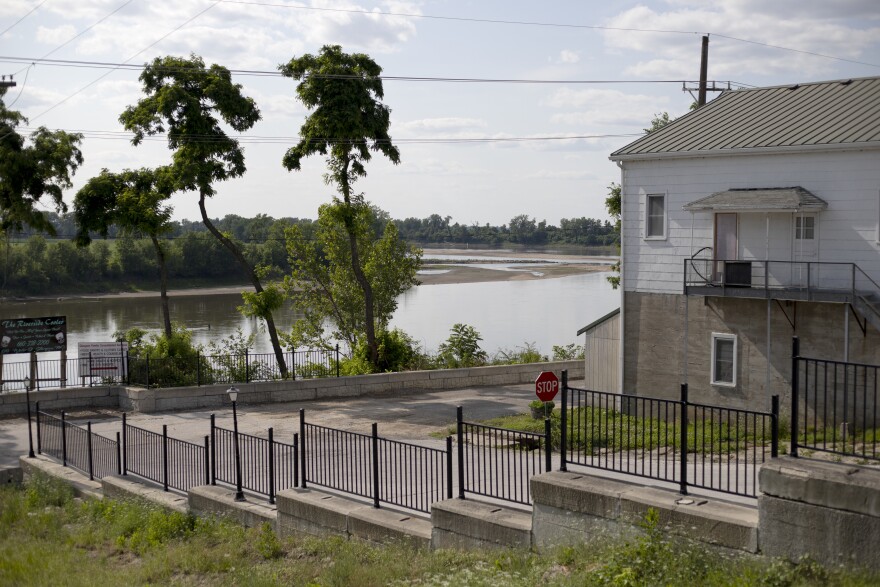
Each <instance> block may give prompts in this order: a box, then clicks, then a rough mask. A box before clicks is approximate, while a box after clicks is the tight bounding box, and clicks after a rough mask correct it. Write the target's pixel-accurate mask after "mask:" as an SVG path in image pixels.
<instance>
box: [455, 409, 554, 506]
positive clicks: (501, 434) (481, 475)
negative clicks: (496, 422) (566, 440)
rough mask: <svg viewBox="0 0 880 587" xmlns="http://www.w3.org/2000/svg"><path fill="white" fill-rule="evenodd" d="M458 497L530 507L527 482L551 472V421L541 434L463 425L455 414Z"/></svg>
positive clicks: (462, 417) (459, 417) (460, 415)
mask: <svg viewBox="0 0 880 587" xmlns="http://www.w3.org/2000/svg"><path fill="white" fill-rule="evenodd" d="M456 421H457V422H456V431H457V437H458V496H459V497H460V498H462V499H464V497H465V494H466V493H473V494H475V495H482V496H484V497H492V498H495V499H501V500H505V501H511V502H514V503H521V504H526V505H528V504H531V503H532V497H531V489H530V487H529V479H531V478H532V477H533V476H534V475H538V474H540V473H545V472H548V471H550V470H551V468H552V465H551V444H552V442H551V438H552V434H551V421H550V419H549V418H547V419H545V420H544V434H539V433H536V432H524V431H520V430H510V429H507V428H497V427H494V426H487V425H485V424H477V423H474V422H466V421H464V416H463V413H462V408H461V406H459V407H458V409H457V411H456Z"/></svg>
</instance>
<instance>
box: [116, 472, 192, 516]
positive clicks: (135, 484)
mask: <svg viewBox="0 0 880 587" xmlns="http://www.w3.org/2000/svg"><path fill="white" fill-rule="evenodd" d="M101 491H102V493H103V494H104V497H107V498H111V499H119V500H125V499H141V500H144V501H148V502H150V503H153V504H157V505H159V506H162V507H164V508H166V509H169V510H172V511H175V512H180V513H182V514H185V513H187V512H188V511H189V509H188V508H187V500H186V497H185V496H183V495H180V494H179V493H172V492H170V491H163V490H162V488H161V487H159V486H157V485H153V484H151V483H149V482H148V481H141V480H139V479H138V478H136V477H133V476H129V475H110V476H108V477H104V478H103V479H101Z"/></svg>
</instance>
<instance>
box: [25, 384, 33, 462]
mask: <svg viewBox="0 0 880 587" xmlns="http://www.w3.org/2000/svg"><path fill="white" fill-rule="evenodd" d="M24 401H25V403H26V404H27V419H28V458H29V459H32V458H34V435H33V432H32V431H31V390H30V385H28V384H27V383H25V386H24Z"/></svg>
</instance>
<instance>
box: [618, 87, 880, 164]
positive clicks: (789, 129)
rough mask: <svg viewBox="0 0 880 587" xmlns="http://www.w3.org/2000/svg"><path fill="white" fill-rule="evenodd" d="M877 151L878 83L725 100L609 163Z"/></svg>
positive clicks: (747, 93)
mask: <svg viewBox="0 0 880 587" xmlns="http://www.w3.org/2000/svg"><path fill="white" fill-rule="evenodd" d="M868 146H871V147H880V77H866V78H859V79H852V80H836V81H828V82H815V83H806V84H798V85H793V86H774V87H769V88H754V89H746V90H734V91H730V92H725V93H723V94H722V95H721V96H719V97H718V98H716V99H715V100H712V101H711V102H709V103H707V104H706V105H705V106H703V107H702V108H699V109H697V110H694V111H692V112H689V113H688V114H686V115H684V116H682V117H681V118H678V119H676V120H674V121H673V122H671V123H670V124H668V125H666V126H665V127H663V128H661V129H660V130H657V131H654V132H652V133H650V134H647V135H645V136H644V137H642V138H640V139H638V140H636V141H634V142H632V143H630V144H629V145H627V146H625V147H623V148H622V149H618V150H617V151H615V152H613V153H612V154H611V159H612V160H614V161H617V160H626V159H643V158H655V157H658V158H659V157H663V156H672V155H677V156H686V155H688V154H693V155H697V156H701V155H708V154H725V153H735V152H737V151H740V150H745V149H772V150H783V151H784V150H785V149H790V148H806V147H815V148H821V147H826V148H832V147H850V148H858V147H868Z"/></svg>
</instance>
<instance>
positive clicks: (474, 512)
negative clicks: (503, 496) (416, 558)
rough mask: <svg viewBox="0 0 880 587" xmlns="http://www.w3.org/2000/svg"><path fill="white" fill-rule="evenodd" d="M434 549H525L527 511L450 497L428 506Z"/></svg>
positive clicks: (528, 524)
mask: <svg viewBox="0 0 880 587" xmlns="http://www.w3.org/2000/svg"><path fill="white" fill-rule="evenodd" d="M431 523H432V524H433V531H432V536H431V545H432V547H433V548H435V549H436V548H463V549H484V548H525V549H529V548H531V546H532V520H531V516H530V515H529V513H528V512H525V511H521V510H514V509H511V508H508V507H504V506H499V505H495V504H489V503H483V502H479V501H474V500H470V499H449V500H446V501H441V502H437V503H435V504H434V505H433V506H432V508H431Z"/></svg>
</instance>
